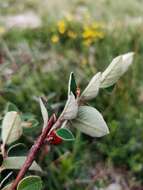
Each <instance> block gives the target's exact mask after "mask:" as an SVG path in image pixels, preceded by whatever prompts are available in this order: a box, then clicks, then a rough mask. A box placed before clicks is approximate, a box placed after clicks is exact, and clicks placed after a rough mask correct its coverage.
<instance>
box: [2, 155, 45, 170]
mask: <svg viewBox="0 0 143 190" xmlns="http://www.w3.org/2000/svg"><path fill="white" fill-rule="evenodd" d="M25 160H26V157H25V156H17V157H7V158H6V159H4V161H3V163H2V168H3V170H4V169H16V170H18V169H20V168H21V167H22V166H23V164H24V162H25ZM29 170H35V171H42V170H41V168H40V166H39V165H38V164H37V163H36V162H35V161H34V162H33V164H32V165H31V167H30V168H29Z"/></svg>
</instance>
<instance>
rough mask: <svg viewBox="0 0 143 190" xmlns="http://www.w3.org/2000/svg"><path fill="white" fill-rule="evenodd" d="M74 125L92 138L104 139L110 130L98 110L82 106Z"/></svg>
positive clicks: (73, 122)
mask: <svg viewBox="0 0 143 190" xmlns="http://www.w3.org/2000/svg"><path fill="white" fill-rule="evenodd" d="M72 125H73V126H74V127H76V128H77V129H79V130H80V131H81V132H83V133H85V134H87V135H89V136H91V137H102V136H104V135H107V134H108V133H109V129H108V127H107V125H106V123H105V121H104V119H103V117H102V115H101V113H99V111H98V110H96V109H95V108H93V107H90V106H80V107H79V111H78V116H77V118H76V119H75V120H73V121H72Z"/></svg>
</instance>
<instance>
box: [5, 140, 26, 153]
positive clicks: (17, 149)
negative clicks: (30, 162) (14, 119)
mask: <svg viewBox="0 0 143 190" xmlns="http://www.w3.org/2000/svg"><path fill="white" fill-rule="evenodd" d="M27 152H28V148H27V146H26V145H25V144H23V143H17V144H14V145H12V146H11V147H10V148H9V149H8V151H7V154H8V156H26V154H27Z"/></svg>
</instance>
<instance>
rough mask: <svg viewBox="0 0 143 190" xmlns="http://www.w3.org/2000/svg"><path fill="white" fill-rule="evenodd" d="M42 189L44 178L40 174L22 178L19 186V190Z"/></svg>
mask: <svg viewBox="0 0 143 190" xmlns="http://www.w3.org/2000/svg"><path fill="white" fill-rule="evenodd" d="M41 189H42V180H41V178H40V177H39V176H28V177H25V178H24V179H22V180H21V181H20V182H19V184H18V186H17V190H41Z"/></svg>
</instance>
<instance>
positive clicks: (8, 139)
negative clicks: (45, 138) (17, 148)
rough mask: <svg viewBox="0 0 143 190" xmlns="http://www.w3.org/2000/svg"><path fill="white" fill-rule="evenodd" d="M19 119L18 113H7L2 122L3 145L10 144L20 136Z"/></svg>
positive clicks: (21, 130)
mask: <svg viewBox="0 0 143 190" xmlns="http://www.w3.org/2000/svg"><path fill="white" fill-rule="evenodd" d="M22 132H23V129H22V127H21V118H20V115H19V113H18V112H15V111H11V112H7V114H6V115H5V116H4V119H3V122H2V141H3V144H11V143H12V142H14V141H16V140H18V139H19V138H20V136H21V135H22Z"/></svg>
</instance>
